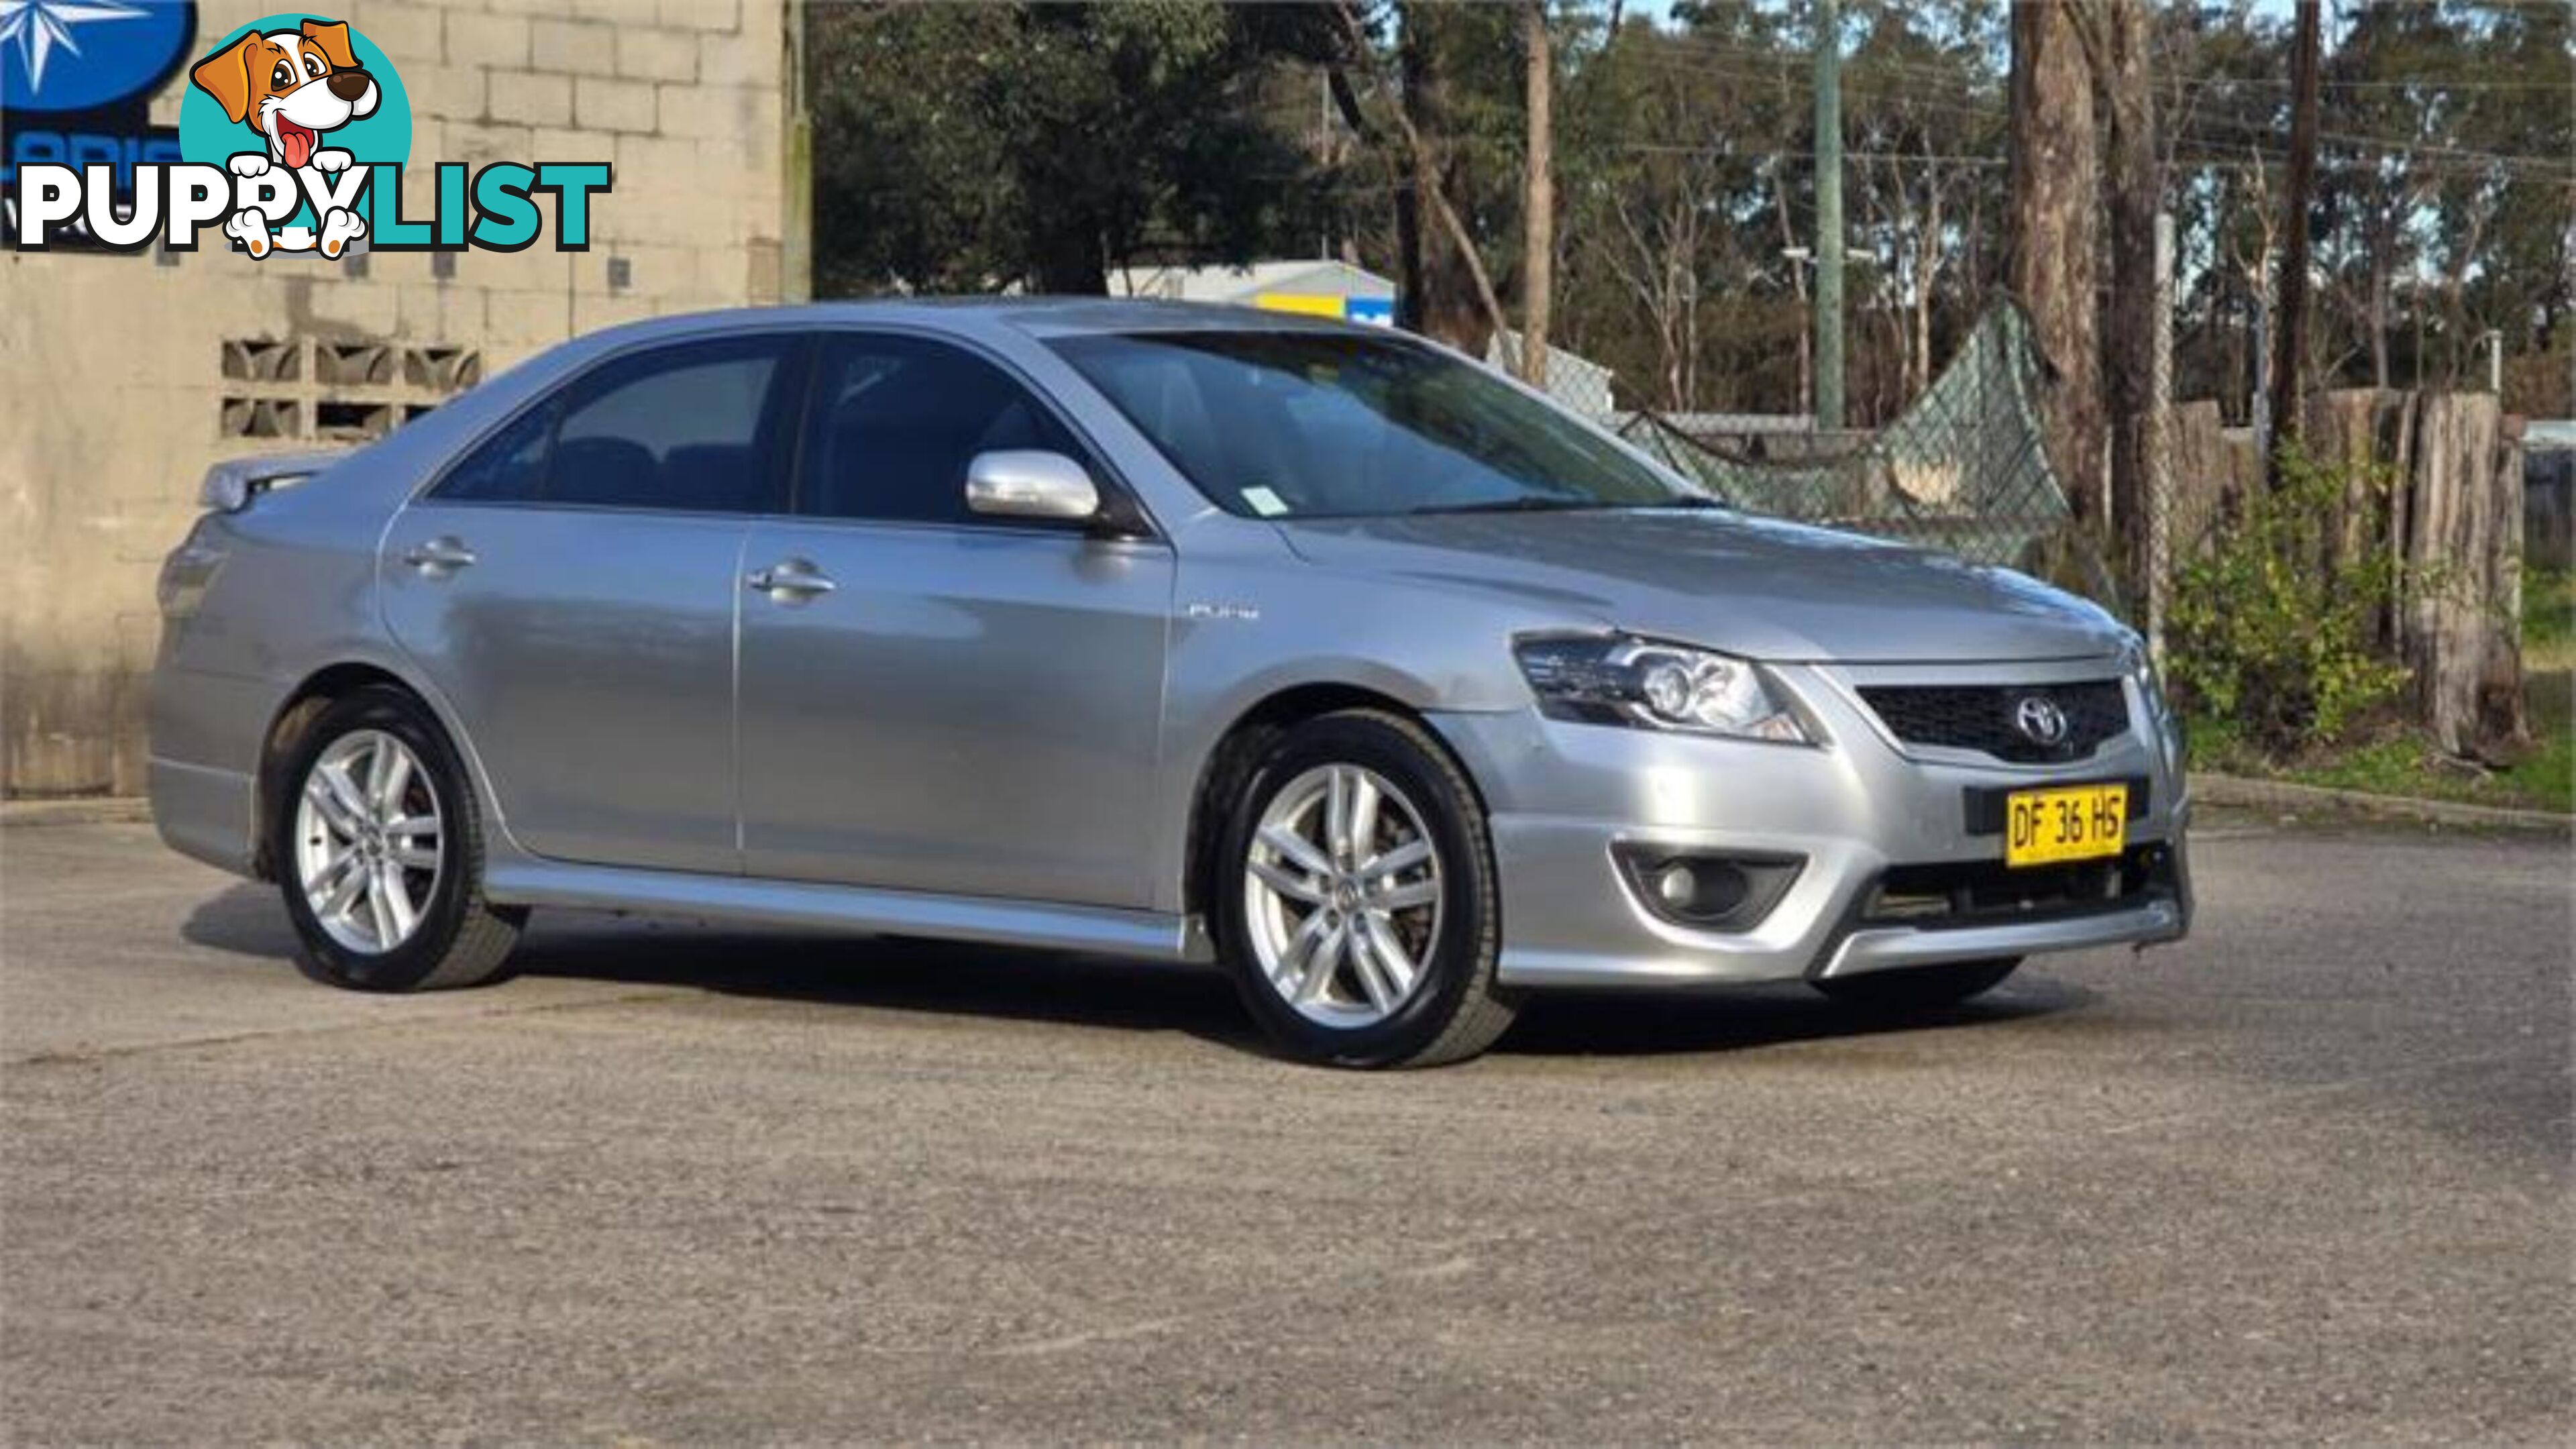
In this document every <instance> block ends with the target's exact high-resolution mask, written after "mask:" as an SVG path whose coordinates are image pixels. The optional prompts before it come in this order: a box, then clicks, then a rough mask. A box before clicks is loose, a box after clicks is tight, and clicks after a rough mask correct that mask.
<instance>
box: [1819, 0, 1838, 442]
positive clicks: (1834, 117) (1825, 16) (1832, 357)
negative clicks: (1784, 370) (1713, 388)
mask: <svg viewBox="0 0 2576 1449" xmlns="http://www.w3.org/2000/svg"><path fill="white" fill-rule="evenodd" d="M1842 425H1843V7H1842V0H1817V5H1816V429H1817V431H1819V432H1833V431H1835V430H1837V429H1839V428H1841V427H1842Z"/></svg>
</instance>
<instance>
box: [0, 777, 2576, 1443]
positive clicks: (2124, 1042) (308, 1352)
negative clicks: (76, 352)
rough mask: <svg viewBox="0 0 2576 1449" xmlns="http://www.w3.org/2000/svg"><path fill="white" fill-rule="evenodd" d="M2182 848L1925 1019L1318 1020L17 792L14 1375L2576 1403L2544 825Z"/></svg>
mask: <svg viewBox="0 0 2576 1449" xmlns="http://www.w3.org/2000/svg"><path fill="white" fill-rule="evenodd" d="M2197 864H2198V874H2199V879H2200V884H2201V889H2202V913H2203V914H2202V932H2201V934H2200V936H2199V937H2197V938H2196V939H2195V940H2193V941H2192V942H2191V943H2189V944H2188V945H2186V946H2183V947H2181V948H2177V949H2172V950H2167V951H2162V952H2157V953H2152V954H2149V955H2146V956H2144V957H2132V956H2130V955H2128V954H2125V953H2108V952H2106V953H2097V954H2092V955H2085V956H2078V957H2072V958H2066V959H2063V960H2060V961H2055V962H2051V963H2048V964H2046V965H2044V966H2042V967H2041V968H2039V969H2037V970H2035V971H2032V972H2029V973H2026V974H2025V975H2024V976H2022V977H2020V978H2017V979H2016V981H2015V983H2014V984H2012V985H2011V986H2009V987H2008V988H2006V989H2005V990H2004V991H2003V992H2001V993H1999V994H1998V995H1997V996H1996V997H1995V998H1993V999H1992V1000H1991V1002H1990V1003H1987V1004H1981V1005H1976V1006H1973V1007H1971V1008H1968V1009H1964V1010H1961V1011H1958V1012H1956V1013H1954V1014H1952V1015H1950V1016H1947V1017H1945V1018H1942V1019H1940V1020H1939V1021H1937V1022H1932V1023H1928V1024H1922V1025H1917V1026H1913V1027H1910V1028H1905V1029H1896V1028H1892V1027H1891V1026H1890V1025H1889V1024H1887V1023H1871V1022H1864V1021H1857V1020H1855V1019H1853V1018H1852V1017H1850V1016H1848V1015H1846V1014H1844V1013H1842V1012H1840V1011H1837V1010H1835V1009H1833V1008H1831V1007H1829V1006H1827V1005H1826V1004H1824V1003H1823V1002H1821V1001H1820V1000H1816V999H1812V998H1810V997H1809V996H1808V995H1806V994H1805V993H1804V992H1803V991H1799V990H1781V991H1760V992H1748V993H1740V994H1734V995H1728V996H1723V997H1718V996H1710V997H1703V998H1685V999H1674V998H1669V997H1667V998H1659V999H1643V998H1636V999H1600V998H1593V999H1585V1000H1574V1001H1553V1002H1548V1003H1543V1004H1542V1005H1540V1006H1538V1007H1536V1008H1534V1009H1533V1011H1532V1012H1531V1014H1530V1015H1529V1016H1528V1017H1527V1018H1526V1019H1525V1021H1524V1022H1523V1024H1522V1026H1521V1027H1520V1028H1518V1029H1517V1030H1516V1031H1515V1033H1514V1034H1513V1035H1512V1036H1511V1037H1509V1038H1507V1039H1506V1040H1505V1042H1504V1043H1503V1045H1502V1047H1501V1049H1500V1050H1498V1051H1497V1052H1496V1053H1495V1054H1494V1055H1493V1056H1491V1057H1490V1058H1488V1059H1486V1060H1484V1061H1481V1062H1478V1063H1475V1064H1473V1065H1470V1066H1466V1067H1461V1068H1455V1069H1449V1070H1444V1071H1438V1072H1429V1073H1417V1074H1409V1075H1396V1076H1369V1077H1362V1076H1350V1075H1340V1074H1334V1073H1328V1072H1320V1071H1312V1070H1304V1069H1299V1068H1293V1067H1289V1066H1285V1065H1282V1064H1280V1063H1278V1062H1275V1061H1273V1060H1270V1059H1268V1058H1267V1057H1265V1056H1263V1055H1261V1054H1259V1052H1258V1050H1257V1048H1256V1047H1255V1045H1254V1044H1253V1042H1252V1040H1251V1038H1250V1034H1249V1030H1248V1027H1247V1025H1246V1023H1245V1022H1244V1020H1243V1019H1242V1017H1241V1016H1240V1015H1239V1014H1238V1012H1237V1010H1236V1008H1235V1006H1234V1003H1233V1001H1232V998H1231V996H1230V994H1229V993H1228V991H1227V990H1226V988H1225V987H1224V986H1223V985H1222V984H1221V983H1219V982H1216V981H1213V980H1211V979H1206V978H1202V977H1199V976H1195V975H1191V974H1188V973H1184V972H1178V971H1171V970H1158V969H1154V968H1147V967H1135V966H1126V965H1121V964H1116V963H1098V962H1077V961H1067V960H1062V959H1053V958H1046V957H1038V956H1028V955H1015V954H1006V953H996V952H986V951H973V950H963V949H938V948H926V947H920V946H907V945H897V944H891V943H882V942H875V941H869V940H849V939H843V940H832V939H820V938H813V937H796V936H783V935H769V934H755V933H747V932H739V931H713V930H706V929H700V928H693V927H685V926H681V927H674V926H658V925H647V924H642V923H634V922H623V921H614V920H608V919H604V918H596V917H579V916H566V915H559V916H553V917H543V918H541V925H540V927H539V928H538V930H537V931H536V932H535V933H534V934H533V936H532V937H531V939H530V942H529V945H528V948H527V958H526V959H527V963H528V967H529V971H528V974H527V975H525V976H523V977H521V978H520V979H518V980H516V981H513V982H510V983H508V984H505V985H502V986H499V987H495V988H491V989H486V990H481V991H474V992H467V993H458V994H450V995H445V996H437V997H429V998H407V999H373V998H366V997H360V996H354V995H347V994H341V993H335V992H332V991H329V990H326V989H324V988H321V987H318V986H314V985H311V984H309V983H307V982H306V981H304V980H303V979H302V978H301V977H300V976H299V975H298V974H297V973H296V971H295V970H294V968H293V967H292V966H291V965H290V964H288V962H287V959H286V953H287V931H286V926H285V923H284V920H283V917H282V915H281V913H280V911H279V908H278V907H277V904H276V902H275V899H274V897H273V896H272V895H271V894H270V893H268V892H267V891H266V890H264V889H257V888H252V887H249V886H244V885H240V884H237V883H232V882H229V881H227V880H226V879H224V878H222V877H220V876H217V875H215V874H213V873H211V872H208V871H205V870H202V869H200V868H198V867H196V866H194V865H191V864H188V863H186V862H184V861H181V860H179V859H177V858H176V857H173V856H171V855H168V854H167V853H165V852H163V851H162V850H161V849H160V848H159V847H158V846H157V845H156V844H155V843H154V841H153V840H152V838H151V835H150V832H149V831H148V829H145V828H142V827H137V826H48V827H43V828H23V829H12V830H10V831H8V832H6V834H5V836H0V1114H5V1115H0V1128H5V1131H0V1213H5V1216H0V1430H5V1433H6V1435H7V1437H8V1438H10V1439H12V1440H15V1441H21V1442H51V1441H108V1440H115V1441H153V1442H168V1443H182V1442H184V1443H213V1442H229V1441H238V1440H245V1439H254V1438H259V1439H266V1438H292V1439H318V1440H327V1441H338V1442H348V1441H356V1440H368V1441H386V1440H396V1441H408V1440H422V1439H438V1440H458V1439H506V1440H528V1439H539V1440H567V1439H570V1440H586V1441H616V1442H674V1441H725V1442H739V1441H745V1440H783V1439H794V1440H800V1441H814V1440H834V1439H889V1438H952V1439H953V1438H1008V1439H1059V1438H1168V1437H1193V1438H1216V1437H1228V1438H1231V1437H1238V1436H1240V1437H1249V1438H1255V1439H1261V1440H1273V1439H1280V1438H1294V1439H1299V1440H1312V1439H1334V1440H1350V1439H1368V1440H1420V1439H1443V1440H1454V1439H1474V1440H1494V1439H1555V1440H1567V1439H1582V1440H1637V1439H1669V1438H1709V1439H1734V1440H1764V1441H1779V1440H1785V1439H1794V1440H1818V1439H1823V1440H1833V1441H1850V1440H1855V1439H1895V1438H1902V1439H1908V1440H1924V1439H1989V1438H2013V1439H2034V1440H2066V1439H2079V1438H2082V1439H2093V1438H2112V1439H2120V1440H2177V1439H2202V1438H2235V1437H2270V1438H2295V1439H2300V1440H2324V1439H2337V1438H2340V1439H2406V1440H2421V1439H2428V1438H2440V1439H2479V1440H2488V1441H2494V1440H2556V1441H2562V1442H2563V1441H2564V1440H2566V1439H2567V1438H2568V1437H2569V1436H2570V1435H2571V1434H2576V1389H2571V1382H2576V1357H2572V1356H2571V1344H2576V1247H2571V1244H2576V1209H2571V1187H2576V1172H2571V1145H2576V1137H2572V1136H2571V1131H2572V1130H2576V1129H2571V1122H2570V1079H2569V1060H2570V1057H2569V1052H2570V1031H2569V1021H2570V987H2571V976H2570V957H2571V930H2576V921H2571V899H2576V894H2572V892H2576V886H2571V881H2576V862H2571V858H2570V854H2569V850H2568V848H2567V846H2566V845H2565V844H2564V843H2563V842H2547V841H2543V842H2533V841H2529V840H2509V839H2487V838H2456V837H2444V838H2434V837H2427V836H2421V835H2403V836H2400V835H2361V834H2353V835H2305V834H2291V833H2279V832H2274V831H2270V830H2264V829H2259V828H2251V829H2238V830H2222V831H2216V832H2211V833H2210V834H2209V835H2208V837H2207V838H2205V839H2203V840H2202V841H2201V843H2200V845H2199V854H2198V857H2197Z"/></svg>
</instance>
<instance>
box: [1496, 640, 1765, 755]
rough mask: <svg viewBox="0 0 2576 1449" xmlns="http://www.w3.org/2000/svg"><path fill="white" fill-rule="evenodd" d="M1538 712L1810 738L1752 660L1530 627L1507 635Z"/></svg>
mask: <svg viewBox="0 0 2576 1449" xmlns="http://www.w3.org/2000/svg"><path fill="white" fill-rule="evenodd" d="M1512 653H1513V656H1514V657H1515V658H1517V659H1518V660H1519V661H1520V666H1521V675H1522V677H1523V678H1526V679H1527V680H1528V681H1529V686H1530V689H1531V691H1532V692H1533V693H1535V694H1536V695H1537V696H1538V706H1539V709H1540V711H1541V712H1542V713H1545V714H1547V715H1549V716H1551V717H1553V718H1556V719H1573V720H1582V721H1585V722H1587V723H1592V724H1626V725H1637V726H1642V727H1644V728H1648V729H1664V730H1677V731H1681V732H1683V733H1686V734H1704V735H1724V736H1727V737H1729V738H1731V739H1744V740H1765V741H1770V742H1773V743H1777V744H1799V745H1802V744H1812V743H1813V742H1814V737H1813V736H1811V735H1809V734H1808V732H1807V729H1806V727H1805V726H1804V725H1802V724H1800V723H1799V721H1798V716H1797V715H1796V713H1794V712H1793V711H1792V710H1791V709H1790V708H1789V706H1788V704H1787V702H1786V701H1785V700H1783V699H1782V698H1781V696H1780V694H1779V692H1778V691H1777V690H1775V689H1774V688H1773V687H1772V685H1771V682H1770V680H1769V679H1767V678H1766V677H1765V676H1764V675H1763V672H1762V669H1761V667H1760V666H1759V665H1756V664H1754V663H1753V662H1752V661H1750V660H1745V659H1738V658H1735V657H1734V656H1732V655H1728V654H1719V653H1716V652H1714V651H1712V650H1707V649H1693V648H1690V647H1688V646H1687V645H1681V644H1664V643H1659V642H1657V641H1655V640H1652V639H1638V638H1634V637H1631V636H1628V635H1607V636H1605V635H1598V634H1593V635H1533V636H1528V637H1524V638H1522V639H1519V640H1516V641H1514V643H1513V645H1512Z"/></svg>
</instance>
